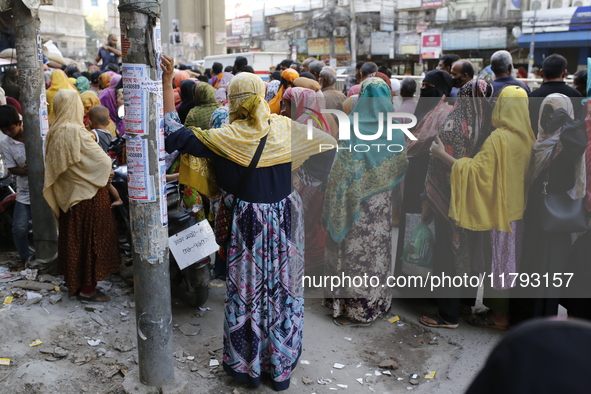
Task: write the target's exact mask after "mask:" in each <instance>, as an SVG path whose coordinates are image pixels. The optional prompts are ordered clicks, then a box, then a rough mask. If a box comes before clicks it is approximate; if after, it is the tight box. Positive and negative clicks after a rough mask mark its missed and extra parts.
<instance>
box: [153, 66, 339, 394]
mask: <svg viewBox="0 0 591 394" xmlns="http://www.w3.org/2000/svg"><path fill="white" fill-rule="evenodd" d="M162 70H163V81H162V84H163V94H164V113H165V115H164V121H165V130H164V131H165V135H166V150H167V151H168V152H172V151H174V150H178V151H179V152H180V153H181V154H185V153H187V154H190V155H192V156H196V157H200V158H210V159H212V160H211V162H210V163H211V166H210V168H209V171H211V172H213V173H215V180H216V182H217V186H219V188H220V189H221V191H222V195H223V202H222V203H223V204H225V205H226V207H227V208H228V209H230V208H232V207H233V211H232V225H231V233H230V237H229V242H228V243H226V244H225V245H223V246H222V248H223V249H224V250H225V251H226V257H227V267H228V271H227V275H226V299H225V303H224V310H225V315H224V350H223V367H224V370H225V371H226V372H227V373H228V374H229V375H230V376H232V377H233V378H234V379H236V380H238V381H241V382H245V383H248V384H250V385H252V386H255V387H257V386H259V385H260V383H261V379H262V378H263V377H265V376H266V377H269V378H271V380H272V383H273V388H274V389H276V390H285V389H287V388H288V387H289V380H290V377H291V373H292V370H293V369H294V368H295V366H296V365H297V363H298V359H299V357H300V354H301V352H302V333H303V323H304V320H303V319H304V299H303V286H302V276H303V258H304V250H303V237H304V234H303V219H302V216H301V212H302V202H301V199H300V198H299V196H298V194H297V192H293V191H292V184H291V172H292V169H297V168H299V167H300V166H304V167H306V168H308V167H309V168H308V171H310V172H311V174H312V175H313V176H315V177H316V178H317V179H321V180H322V179H325V178H326V174H327V173H328V171H329V169H330V164H331V163H332V160H333V158H334V149H332V150H325V151H324V152H321V153H320V151H319V149H318V148H319V144H323V146H326V145H332V146H336V141H335V140H334V138H332V137H331V136H330V135H328V134H326V133H325V132H323V131H321V130H318V129H313V133H312V137H313V138H312V139H308V133H307V130H306V126H304V125H300V124H298V123H295V122H293V121H292V120H291V119H288V118H286V117H284V116H279V115H272V114H271V113H270V110H269V105H268V104H267V103H266V102H265V100H264V94H265V85H264V83H263V81H262V80H261V78H260V77H258V76H257V75H254V74H250V73H240V74H238V75H236V76H235V77H234V78H233V79H232V81H231V82H230V85H229V86H228V100H229V108H230V109H229V120H230V123H229V124H228V125H224V126H222V127H221V128H218V129H211V130H202V129H197V128H193V127H191V128H190V129H189V128H185V127H183V125H181V124H180V123H179V121H178V116H177V114H176V112H175V111H174V101H173V91H172V84H171V78H172V72H173V59H172V58H170V57H168V56H165V55H163V56H162ZM265 136H266V143H265V145H264V149H263V151H262V155H261V157H260V160H259V162H258V166H257V168H256V169H254V171H253V172H252V174H251V176H250V177H249V179H248V182H246V183H245V185H244V188H242V189H241V190H238V191H237V190H236V189H237V188H238V185H239V184H240V180H241V179H242V178H243V176H244V173H245V170H246V168H247V167H248V165H249V164H250V162H251V160H252V157H253V155H254V153H255V151H256V150H257V148H258V146H259V143H260V141H261V139H263V137H265ZM235 193H236V196H234V194H235ZM233 201H235V205H232V202H233Z"/></svg>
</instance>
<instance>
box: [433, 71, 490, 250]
mask: <svg viewBox="0 0 591 394" xmlns="http://www.w3.org/2000/svg"><path fill="white" fill-rule="evenodd" d="M491 95H492V86H491V85H490V84H489V83H488V82H486V81H484V80H482V79H473V80H471V81H469V82H468V83H466V84H465V85H464V86H462V88H461V89H460V92H459V94H458V100H457V101H456V104H455V106H454V108H453V110H452V111H451V113H450V114H449V116H448V117H447V120H446V121H445V123H443V125H442V126H441V128H440V129H439V138H440V139H441V142H443V144H444V145H445V151H446V152H447V153H448V154H450V155H451V156H453V157H454V158H455V159H460V158H462V157H472V156H473V155H474V153H475V148H476V144H477V142H478V140H479V137H480V135H481V134H482V132H483V130H484V129H485V128H487V127H488V125H489V124H490V110H489V104H488V101H487V100H486V98H487V97H490V96H491ZM450 174H451V168H450V167H449V166H448V165H447V164H445V163H443V162H442V161H441V160H440V159H436V158H434V157H431V159H430V161H429V167H428V170H427V178H426V181H425V195H426V198H427V202H428V203H429V206H430V207H431V209H432V210H433V211H435V213H436V214H438V216H439V217H441V218H443V219H444V220H447V221H449V223H450V225H451V229H452V231H453V244H454V247H455V248H456V249H458V248H459V246H460V244H459V242H460V233H459V229H458V228H457V227H456V225H455V222H454V221H453V220H451V219H450V218H449V216H448V213H449V201H450V198H451V188H450V183H449V177H450Z"/></svg>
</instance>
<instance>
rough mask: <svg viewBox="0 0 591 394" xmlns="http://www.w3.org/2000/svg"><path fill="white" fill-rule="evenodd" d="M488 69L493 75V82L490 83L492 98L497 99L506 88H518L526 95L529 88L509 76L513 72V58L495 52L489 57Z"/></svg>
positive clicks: (508, 54)
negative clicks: (492, 91)
mask: <svg viewBox="0 0 591 394" xmlns="http://www.w3.org/2000/svg"><path fill="white" fill-rule="evenodd" d="M490 68H491V70H492V72H493V73H495V80H494V81H493V82H492V86H493V89H494V93H493V97H498V96H499V94H501V91H502V90H503V88H505V87H506V86H519V87H520V88H522V89H524V90H525V91H526V92H527V93H529V92H530V89H529V87H528V86H527V85H526V84H524V83H523V82H521V81H518V80H516V79H515V78H513V76H512V75H511V73H512V71H513V58H512V57H511V54H510V53H509V52H507V51H496V52H495V53H493V55H492V56H491V57H490Z"/></svg>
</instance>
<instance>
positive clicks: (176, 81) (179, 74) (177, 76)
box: [172, 70, 191, 105]
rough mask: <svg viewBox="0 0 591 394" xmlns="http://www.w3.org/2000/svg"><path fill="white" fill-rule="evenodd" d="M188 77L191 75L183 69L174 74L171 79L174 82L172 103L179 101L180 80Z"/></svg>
mask: <svg viewBox="0 0 591 394" xmlns="http://www.w3.org/2000/svg"><path fill="white" fill-rule="evenodd" d="M189 78H191V75H189V73H188V72H186V71H184V70H181V71H179V72H177V73H176V74H175V76H174V78H173V80H172V81H173V83H174V105H178V104H180V103H181V82H183V81H184V80H185V79H189Z"/></svg>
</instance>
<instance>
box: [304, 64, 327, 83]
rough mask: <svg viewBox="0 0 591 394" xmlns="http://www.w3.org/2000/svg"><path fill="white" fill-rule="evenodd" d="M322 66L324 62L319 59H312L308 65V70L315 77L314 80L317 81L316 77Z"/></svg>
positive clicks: (318, 75)
mask: <svg viewBox="0 0 591 394" xmlns="http://www.w3.org/2000/svg"><path fill="white" fill-rule="evenodd" d="M324 67H325V64H324V63H323V62H321V61H320V60H314V61H313V62H311V63H310V65H309V66H308V72H309V73H310V74H312V75H314V78H316V80H317V81H318V78H319V77H320V71H322V69H323V68H324Z"/></svg>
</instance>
